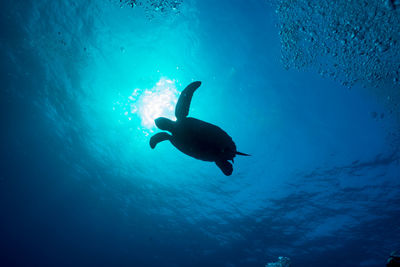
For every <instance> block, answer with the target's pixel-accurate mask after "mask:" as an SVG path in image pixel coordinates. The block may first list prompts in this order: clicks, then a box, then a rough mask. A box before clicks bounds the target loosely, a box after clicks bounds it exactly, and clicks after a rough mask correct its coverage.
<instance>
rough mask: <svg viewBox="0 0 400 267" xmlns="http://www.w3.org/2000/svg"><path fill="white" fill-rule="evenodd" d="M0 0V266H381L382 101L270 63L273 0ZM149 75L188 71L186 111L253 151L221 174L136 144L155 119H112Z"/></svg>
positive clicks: (394, 119)
mask: <svg viewBox="0 0 400 267" xmlns="http://www.w3.org/2000/svg"><path fill="white" fill-rule="evenodd" d="M0 12H1V16H0V26H1V37H0V38H1V43H0V44H1V52H0V57H1V59H0V67H1V71H0V75H1V80H0V81H1V83H2V84H1V90H0V94H1V96H0V104H1V105H0V109H1V112H0V116H1V117H0V118H1V120H0V123H1V139H0V140H1V141H0V151H1V154H0V156H1V159H0V214H1V219H0V262H1V264H0V265H4V266H45V265H47V266H72V265H76V266H264V265H265V264H267V263H268V262H273V261H276V260H277V257H278V256H286V257H289V258H291V260H292V266H383V265H384V264H385V260H386V259H387V257H388V255H389V254H390V252H391V251H393V250H396V249H399V248H400V242H399V240H400V228H399V227H400V208H399V207H400V205H399V203H400V193H399V192H400V191H399V190H400V180H399V173H400V172H399V169H400V166H399V155H398V148H399V143H398V140H397V138H398V137H397V134H398V129H399V123H398V110H395V111H394V113H392V114H390V113H389V112H388V107H387V106H385V102H384V101H382V99H384V98H385V96H382V95H380V94H379V93H376V91H374V90H372V89H371V90H369V89H368V88H361V87H358V86H355V87H354V88H352V89H351V90H349V89H348V88H345V87H342V86H341V85H340V84H339V83H337V82H335V81H332V80H329V79H327V78H321V77H320V76H318V74H317V72H316V71H313V70H311V71H309V72H307V71H306V70H304V71H295V70H285V69H284V68H283V66H282V64H281V62H280V42H279V35H278V27H277V23H278V21H277V18H276V15H275V6H274V5H273V4H271V3H268V2H264V1H256V0H254V1H246V3H243V2H240V1H233V2H232V1H218V2H217V1H186V2H183V4H182V5H181V6H180V13H177V12H169V13H168V12H167V13H165V14H159V13H157V12H154V18H153V19H150V18H149V13H146V12H145V11H144V9H143V8H142V9H141V8H134V9H132V8H126V7H124V8H120V4H119V1H104V2H101V3H100V2H97V3H94V2H92V1H80V2H79V1H78V2H67V3H65V2H64V1H46V0H41V1H13V2H12V3H5V2H4V1H3V2H2V3H1V8H0ZM148 12H150V13H151V14H153V13H152V11H148ZM162 77H167V78H168V79H172V80H175V81H176V82H175V84H176V87H177V89H178V90H179V91H181V90H182V89H183V88H184V86H185V85H186V84H188V83H189V82H191V81H192V80H201V81H202V82H203V84H202V86H201V87H200V89H199V90H198V91H197V92H196V95H195V96H194V98H193V102H192V109H191V113H190V114H191V116H194V117H198V118H200V119H204V120H206V121H209V122H211V123H215V124H217V125H219V126H221V127H222V128H223V129H225V130H226V131H227V132H228V133H229V134H230V135H231V136H232V137H233V139H234V140H235V142H236V144H237V146H238V149H239V150H240V151H243V152H245V153H249V154H252V157H248V158H247V157H238V158H236V159H235V165H234V173H233V175H232V176H230V177H225V176H223V175H222V174H221V173H220V171H219V170H218V169H217V168H216V167H215V166H214V165H213V164H211V163H205V162H200V161H195V160H194V159H192V158H189V157H187V156H185V155H182V154H180V153H179V152H178V151H177V150H176V149H174V148H173V147H172V145H170V144H168V143H165V144H164V143H163V144H160V145H159V146H157V149H156V150H154V151H152V150H151V149H150V147H149V145H148V140H149V136H148V134H149V133H150V134H151V133H152V132H151V131H154V130H155V129H154V128H153V129H144V127H143V126H142V125H141V124H140V118H139V117H133V119H132V120H128V119H127V118H126V116H125V115H124V112H123V111H122V109H123V108H124V107H126V106H125V105H127V103H128V96H129V95H131V93H132V91H133V89H135V88H142V89H144V88H152V87H153V86H154V85H155V84H156V83H157V81H159V80H160V78H162ZM397 90H398V88H397ZM117 102H118V103H120V105H116V103H117ZM113 108H114V109H113ZM373 112H377V113H378V114H379V116H377V117H375V116H373V114H374V113H373ZM382 113H383V114H384V117H383V118H381V117H380V114H382ZM134 115H135V114H134Z"/></svg>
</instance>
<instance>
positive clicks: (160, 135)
mask: <svg viewBox="0 0 400 267" xmlns="http://www.w3.org/2000/svg"><path fill="white" fill-rule="evenodd" d="M171 137H172V136H171V135H169V134H167V133H166V132H162V133H158V134H155V135H153V136H152V137H151V138H150V147H151V148H153V149H154V148H155V147H156V145H157V144H158V143H160V142H162V141H165V140H170V139H171Z"/></svg>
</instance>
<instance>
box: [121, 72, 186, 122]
mask: <svg viewBox="0 0 400 267" xmlns="http://www.w3.org/2000/svg"><path fill="white" fill-rule="evenodd" d="M178 95H179V92H178V90H177V89H176V86H175V81H174V80H169V79H167V78H161V79H160V80H159V81H158V82H157V83H156V85H155V86H154V87H153V88H151V89H139V88H136V89H135V90H134V91H133V93H132V94H131V95H130V96H129V106H130V111H129V112H126V114H125V115H126V116H131V115H132V114H136V115H137V116H138V117H139V118H140V120H141V124H142V126H143V127H145V128H147V129H152V128H154V127H155V124H154V119H156V118H158V117H167V118H170V119H174V118H175V116H174V110H175V105H176V102H177V100H178Z"/></svg>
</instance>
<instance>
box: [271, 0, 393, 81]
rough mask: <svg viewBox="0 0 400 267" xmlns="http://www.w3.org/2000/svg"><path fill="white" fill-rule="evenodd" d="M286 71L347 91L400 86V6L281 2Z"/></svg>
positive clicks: (371, 0) (382, 1) (360, 1)
mask: <svg viewBox="0 0 400 267" xmlns="http://www.w3.org/2000/svg"><path fill="white" fill-rule="evenodd" d="M277 1H278V6H277V10H276V13H277V15H278V18H279V28H280V29H279V30H280V31H279V34H280V40H281V45H282V48H281V49H282V51H281V55H282V62H283V64H284V66H285V68H297V69H301V68H313V69H316V70H318V72H319V73H320V74H321V75H322V76H328V77H332V78H334V79H336V80H339V81H340V82H342V83H343V85H345V86H349V87H350V86H352V85H354V84H356V83H360V84H361V85H363V86H368V87H371V86H373V87H377V88H380V87H384V86H388V85H389V86H393V85H395V86H397V88H398V86H399V85H400V0H354V1H353V0H352V1H350V0H336V1H328V0H318V1H312V0H277Z"/></svg>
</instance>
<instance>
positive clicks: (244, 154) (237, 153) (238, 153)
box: [236, 151, 251, 156]
mask: <svg viewBox="0 0 400 267" xmlns="http://www.w3.org/2000/svg"><path fill="white" fill-rule="evenodd" d="M236 155H241V156H251V155H249V154H246V153H242V152H239V151H236Z"/></svg>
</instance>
